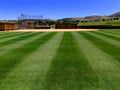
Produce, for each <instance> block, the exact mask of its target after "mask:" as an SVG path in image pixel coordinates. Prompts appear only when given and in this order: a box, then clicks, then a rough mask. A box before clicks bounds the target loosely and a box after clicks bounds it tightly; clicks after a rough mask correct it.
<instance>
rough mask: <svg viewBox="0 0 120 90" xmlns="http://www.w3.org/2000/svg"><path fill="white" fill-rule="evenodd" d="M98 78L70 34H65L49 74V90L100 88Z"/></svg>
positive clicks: (47, 87)
mask: <svg viewBox="0 0 120 90" xmlns="http://www.w3.org/2000/svg"><path fill="white" fill-rule="evenodd" d="M97 82H98V78H97V77H96V75H95V73H94V72H93V70H92V69H91V67H90V65H89V63H88V62H87V60H86V59H85V58H84V55H83V53H82V52H80V51H79V49H78V45H77V43H76V41H75V39H74V37H73V36H72V35H71V33H70V32H68V33H65V34H64V36H63V39H62V41H61V43H60V46H59V48H58V51H57V53H56V55H55V57H54V59H53V61H52V62H51V65H50V69H49V71H48V74H47V86H46V89H47V90H81V89H83V88H85V87H86V88H89V87H99V85H98V83H97Z"/></svg>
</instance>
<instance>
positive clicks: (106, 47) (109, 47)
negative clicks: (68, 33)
mask: <svg viewBox="0 0 120 90" xmlns="http://www.w3.org/2000/svg"><path fill="white" fill-rule="evenodd" d="M80 34H82V35H83V36H84V37H85V38H86V39H88V40H90V41H91V42H92V43H93V44H95V45H96V46H97V47H98V48H100V49H102V50H103V51H104V52H106V53H108V54H109V55H111V56H112V57H114V58H115V59H116V60H117V61H119V62H120V48H118V47H116V46H115V45H113V44H110V43H107V42H105V41H103V40H101V39H99V38H97V37H94V36H92V35H89V34H88V33H85V32H80Z"/></svg>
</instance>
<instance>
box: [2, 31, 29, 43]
mask: <svg viewBox="0 0 120 90" xmlns="http://www.w3.org/2000/svg"><path fill="white" fill-rule="evenodd" d="M26 34H29V33H17V34H13V35H11V36H8V37H5V38H2V39H1V40H0V43H2V42H6V41H8V40H12V39H15V38H19V37H21V36H24V35H26Z"/></svg>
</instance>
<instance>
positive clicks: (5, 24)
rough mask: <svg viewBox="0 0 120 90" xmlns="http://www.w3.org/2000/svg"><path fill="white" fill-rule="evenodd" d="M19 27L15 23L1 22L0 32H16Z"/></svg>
mask: <svg viewBox="0 0 120 90" xmlns="http://www.w3.org/2000/svg"><path fill="white" fill-rule="evenodd" d="M16 29H17V26H16V23H14V22H0V31H7V30H16Z"/></svg>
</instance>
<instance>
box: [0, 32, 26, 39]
mask: <svg viewBox="0 0 120 90" xmlns="http://www.w3.org/2000/svg"><path fill="white" fill-rule="evenodd" d="M23 33H25V32H21V33H19V32H17V33H16V32H15V33H9V34H6V35H4V36H0V39H1V40H3V39H6V38H11V37H14V36H17V35H21V34H23Z"/></svg>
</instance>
